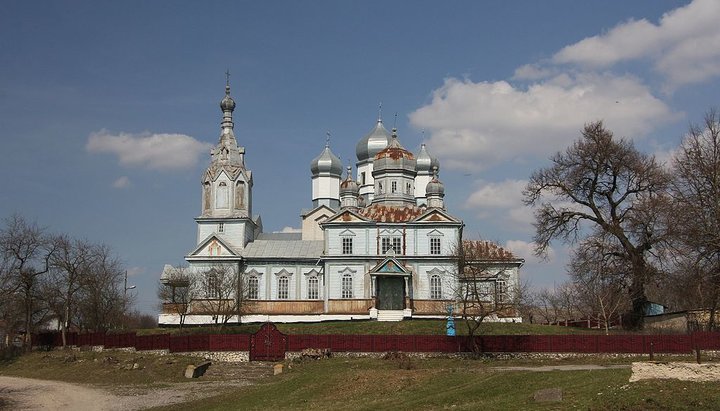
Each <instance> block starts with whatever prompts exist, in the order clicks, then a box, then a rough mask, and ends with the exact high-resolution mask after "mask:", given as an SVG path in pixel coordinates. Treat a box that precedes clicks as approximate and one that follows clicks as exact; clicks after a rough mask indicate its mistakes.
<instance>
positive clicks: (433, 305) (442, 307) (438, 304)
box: [412, 300, 451, 315]
mask: <svg viewBox="0 0 720 411" xmlns="http://www.w3.org/2000/svg"><path fill="white" fill-rule="evenodd" d="M450 303H451V301H445V300H413V302H412V304H413V314H420V315H447V305H448V304H450Z"/></svg>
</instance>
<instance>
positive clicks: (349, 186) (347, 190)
mask: <svg viewBox="0 0 720 411" xmlns="http://www.w3.org/2000/svg"><path fill="white" fill-rule="evenodd" d="M359 194H360V186H359V185H358V183H357V182H356V181H355V180H353V178H352V169H351V168H350V166H348V168H347V177H346V178H345V180H343V181H342V183H340V197H342V196H344V195H352V196H355V197H357V196H358V195H359Z"/></svg>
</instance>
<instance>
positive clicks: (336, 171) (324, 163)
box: [310, 144, 343, 177]
mask: <svg viewBox="0 0 720 411" xmlns="http://www.w3.org/2000/svg"><path fill="white" fill-rule="evenodd" d="M342 169H343V165H342V162H341V161H340V159H339V158H338V157H337V156H336V155H335V154H333V152H332V151H330V145H328V144H326V145H325V149H324V150H323V151H322V153H320V155H319V156H317V157H315V159H314V160H313V161H312V163H310V172H312V175H313V176H317V175H319V174H320V173H328V174H330V175H332V176H337V177H340V176H341V175H342Z"/></svg>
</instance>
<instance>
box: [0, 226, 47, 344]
mask: <svg viewBox="0 0 720 411" xmlns="http://www.w3.org/2000/svg"><path fill="white" fill-rule="evenodd" d="M53 252H54V248H53V244H52V242H50V241H48V238H47V236H46V234H45V232H44V230H43V229H41V228H39V227H38V226H37V225H36V224H35V223H28V222H27V221H25V219H24V218H23V217H22V216H20V215H17V214H16V215H13V216H11V217H9V218H7V219H6V220H5V225H4V227H3V228H2V229H0V253H1V254H2V258H3V271H4V274H3V277H4V279H3V286H4V288H5V293H6V295H10V294H11V295H13V297H14V298H13V300H14V301H17V302H19V303H20V304H21V305H22V312H23V326H24V331H25V342H24V344H25V346H26V348H29V344H30V335H31V334H32V332H33V331H34V329H35V325H36V323H38V322H40V321H41V319H42V318H44V313H45V311H46V310H45V307H44V306H43V305H42V304H39V302H41V301H42V300H41V299H40V298H39V295H38V288H39V282H40V277H41V276H42V275H44V274H46V273H47V272H48V270H49V267H50V264H49V260H50V257H51V256H52V254H53Z"/></svg>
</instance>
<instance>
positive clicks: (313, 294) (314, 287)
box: [308, 277, 320, 300]
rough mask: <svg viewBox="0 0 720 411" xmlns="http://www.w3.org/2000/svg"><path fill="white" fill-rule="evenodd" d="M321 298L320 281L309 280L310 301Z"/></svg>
mask: <svg viewBox="0 0 720 411" xmlns="http://www.w3.org/2000/svg"><path fill="white" fill-rule="evenodd" d="M318 298H320V280H319V279H318V278H317V277H310V278H308V299H310V300H317V299H318Z"/></svg>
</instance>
